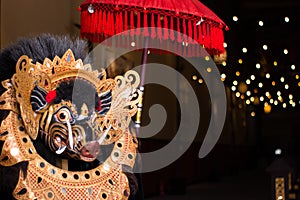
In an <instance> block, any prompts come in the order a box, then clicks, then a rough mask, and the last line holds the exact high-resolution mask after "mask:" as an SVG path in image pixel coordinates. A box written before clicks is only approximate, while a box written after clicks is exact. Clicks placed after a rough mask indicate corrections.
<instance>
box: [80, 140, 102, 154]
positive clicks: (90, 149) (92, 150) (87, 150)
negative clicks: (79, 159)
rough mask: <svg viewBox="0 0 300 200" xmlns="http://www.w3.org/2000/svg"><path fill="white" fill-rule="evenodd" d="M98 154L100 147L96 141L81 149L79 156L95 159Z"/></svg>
mask: <svg viewBox="0 0 300 200" xmlns="http://www.w3.org/2000/svg"><path fill="white" fill-rule="evenodd" d="M100 152H101V150H100V145H99V143H98V142H97V141H92V142H89V143H87V144H86V145H84V146H83V147H82V149H81V155H83V156H85V157H88V158H96V157H97V156H98V155H99V154H100Z"/></svg>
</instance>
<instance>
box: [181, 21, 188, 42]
mask: <svg viewBox="0 0 300 200" xmlns="http://www.w3.org/2000/svg"><path fill="white" fill-rule="evenodd" d="M182 20H183V23H182V26H183V40H184V42H187V35H186V22H185V19H182Z"/></svg>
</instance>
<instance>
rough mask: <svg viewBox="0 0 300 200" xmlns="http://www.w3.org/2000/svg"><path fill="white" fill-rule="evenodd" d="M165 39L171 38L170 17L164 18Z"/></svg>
mask: <svg viewBox="0 0 300 200" xmlns="http://www.w3.org/2000/svg"><path fill="white" fill-rule="evenodd" d="M164 28H165V29H164V39H165V40H167V39H168V38H169V33H168V17H167V16H164Z"/></svg>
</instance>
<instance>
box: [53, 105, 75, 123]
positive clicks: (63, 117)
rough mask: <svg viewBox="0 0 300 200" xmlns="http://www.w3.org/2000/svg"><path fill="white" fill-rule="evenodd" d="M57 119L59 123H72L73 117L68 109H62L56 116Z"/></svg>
mask: <svg viewBox="0 0 300 200" xmlns="http://www.w3.org/2000/svg"><path fill="white" fill-rule="evenodd" d="M55 118H56V119H57V121H59V122H63V123H65V122H67V121H70V122H71V121H72V116H71V113H70V111H69V110H68V109H67V108H61V109H60V110H59V111H58V112H57V113H56V114H55Z"/></svg>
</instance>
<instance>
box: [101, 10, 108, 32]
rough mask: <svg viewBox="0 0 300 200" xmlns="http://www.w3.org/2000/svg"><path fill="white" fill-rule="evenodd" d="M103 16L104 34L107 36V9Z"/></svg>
mask: <svg viewBox="0 0 300 200" xmlns="http://www.w3.org/2000/svg"><path fill="white" fill-rule="evenodd" d="M102 16H103V17H102V19H103V21H102V24H103V25H102V27H103V33H104V35H105V36H107V27H106V22H107V19H106V11H103V15H102Z"/></svg>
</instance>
